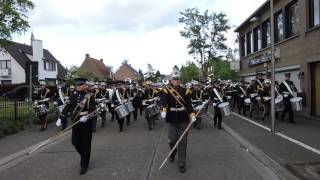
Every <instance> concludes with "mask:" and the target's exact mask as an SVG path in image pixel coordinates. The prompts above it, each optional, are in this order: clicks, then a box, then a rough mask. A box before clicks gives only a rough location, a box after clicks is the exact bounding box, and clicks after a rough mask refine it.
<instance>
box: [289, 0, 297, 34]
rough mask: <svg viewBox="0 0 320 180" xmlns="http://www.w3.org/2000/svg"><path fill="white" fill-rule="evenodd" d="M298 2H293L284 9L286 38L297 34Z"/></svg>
mask: <svg viewBox="0 0 320 180" xmlns="http://www.w3.org/2000/svg"><path fill="white" fill-rule="evenodd" d="M298 13H299V12H298V2H297V1H293V2H292V3H290V4H289V5H288V6H287V7H286V38H289V37H291V36H294V35H296V34H298V31H299V14H298Z"/></svg>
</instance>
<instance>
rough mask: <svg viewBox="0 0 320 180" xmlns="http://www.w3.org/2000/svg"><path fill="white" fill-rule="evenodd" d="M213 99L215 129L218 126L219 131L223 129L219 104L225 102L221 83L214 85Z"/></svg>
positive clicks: (217, 82) (216, 82)
mask: <svg viewBox="0 0 320 180" xmlns="http://www.w3.org/2000/svg"><path fill="white" fill-rule="evenodd" d="M211 93H212V94H211V97H210V99H211V100H212V101H213V107H214V117H213V121H214V127H217V124H218V129H222V126H221V123H222V116H221V112H220V109H219V107H218V106H219V104H220V103H222V102H223V96H224V95H223V90H222V88H220V82H219V81H215V82H214V84H213V89H212V92H211Z"/></svg>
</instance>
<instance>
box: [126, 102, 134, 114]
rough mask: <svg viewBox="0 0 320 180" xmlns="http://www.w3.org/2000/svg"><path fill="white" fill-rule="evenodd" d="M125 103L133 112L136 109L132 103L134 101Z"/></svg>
mask: <svg viewBox="0 0 320 180" xmlns="http://www.w3.org/2000/svg"><path fill="white" fill-rule="evenodd" d="M124 105H125V106H126V108H127V109H128V111H129V112H132V111H134V110H135V109H134V107H133V105H132V102H127V103H125V104H124Z"/></svg>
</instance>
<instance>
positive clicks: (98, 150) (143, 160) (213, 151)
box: [0, 116, 277, 180]
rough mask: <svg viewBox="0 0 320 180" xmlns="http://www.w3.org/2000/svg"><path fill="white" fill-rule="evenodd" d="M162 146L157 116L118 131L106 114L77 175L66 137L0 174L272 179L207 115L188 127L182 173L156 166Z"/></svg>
mask: <svg viewBox="0 0 320 180" xmlns="http://www.w3.org/2000/svg"><path fill="white" fill-rule="evenodd" d="M107 119H110V118H109V117H108V118H107ZM51 128H55V127H51ZM39 133H40V132H39ZM168 152H169V147H168V144H167V124H166V123H165V122H163V121H162V120H158V121H157V122H156V127H155V129H154V130H152V131H149V130H147V123H146V120H145V119H144V117H143V116H142V117H140V118H139V119H138V120H137V121H133V122H132V123H131V125H130V126H129V127H125V130H124V132H122V133H119V132H118V125H117V122H116V121H114V122H110V121H109V120H108V121H107V125H106V127H104V128H98V131H97V133H95V134H94V137H93V142H92V153H91V164H90V167H89V171H88V172H87V174H85V175H82V176H80V175H79V170H80V169H79V168H80V167H79V159H80V158H79V155H78V154H77V153H76V152H75V150H74V148H73V147H72V145H71V139H70V137H68V138H66V140H64V141H62V142H60V143H58V144H56V145H54V146H51V147H49V148H47V149H44V150H42V151H40V152H37V154H36V155H34V156H32V157H31V158H29V159H27V160H24V161H21V162H18V163H17V165H16V166H14V167H8V168H7V169H4V170H2V171H0V179H10V180H15V179H17V180H20V179H24V180H28V179H33V180H36V179H39V180H44V179H52V180H58V179H126V180H127V179H134V180H140V179H141V180H143V179H161V180H163V179H197V180H199V179H201V180H202V179H230V180H234V179H237V180H241V179H243V180H251V179H252V180H259V179H277V176H276V175H275V174H274V173H273V172H271V171H270V170H269V169H268V168H267V167H266V166H264V165H262V164H260V163H259V161H258V160H256V159H255V158H253V157H252V156H251V155H250V153H247V152H246V150H245V149H244V148H241V145H240V144H239V143H238V142H237V141H236V140H235V139H234V138H233V137H232V136H230V135H229V134H228V133H227V132H225V131H224V130H222V131H221V130H217V129H214V128H213V127H212V122H211V121H210V120H209V119H208V118H204V119H203V125H202V129H201V130H197V129H192V130H191V131H190V133H189V136H188V160H187V172H186V173H184V174H181V173H180V172H179V170H178V166H177V163H170V162H168V163H167V164H166V165H165V166H164V168H163V169H162V170H161V171H159V170H158V169H159V166H160V164H161V163H162V161H163V160H164V158H165V156H166V155H167V153H168Z"/></svg>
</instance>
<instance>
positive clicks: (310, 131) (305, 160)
mask: <svg viewBox="0 0 320 180" xmlns="http://www.w3.org/2000/svg"><path fill="white" fill-rule="evenodd" d="M245 118H248V117H245ZM245 118H242V117H240V116H237V115H231V116H229V117H225V118H224V119H223V121H224V124H225V125H226V126H227V127H229V128H231V129H232V130H234V131H235V132H236V133H238V134H239V135H240V136H242V137H243V138H244V139H246V140H247V141H249V142H250V143H251V144H253V145H254V146H256V147H257V148H259V149H261V150H262V151H263V152H264V153H266V154H267V155H268V156H269V157H270V158H272V159H273V160H275V161H276V162H278V163H279V164H280V165H282V166H283V167H285V168H287V169H288V170H290V171H291V172H292V173H294V174H295V175H297V176H299V177H300V178H302V179H319V178H320V175H319V172H320V155H319V154H317V153H314V152H312V151H310V150H308V149H306V148H305V147H302V146H303V145H302V146H299V145H297V144H295V143H294V142H291V141H289V140H287V139H284V138H283V137H280V136H279V134H278V135H274V134H272V133H270V132H269V131H267V130H266V129H263V128H261V127H259V126H257V125H254V124H253V123H251V122H249V121H248V120H245ZM295 120H296V123H297V124H290V123H288V122H281V121H280V120H277V121H276V132H281V134H283V135H285V136H288V137H290V138H292V139H293V141H294V140H297V141H300V142H302V143H303V144H305V145H308V146H311V147H313V148H314V149H315V150H319V149H320V138H319V137H320V122H317V121H314V120H309V119H303V118H301V117H296V118H295ZM253 121H254V122H255V123H258V124H260V125H263V126H265V127H267V128H268V127H270V124H269V123H268V122H269V120H265V122H262V121H260V120H253Z"/></svg>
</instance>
